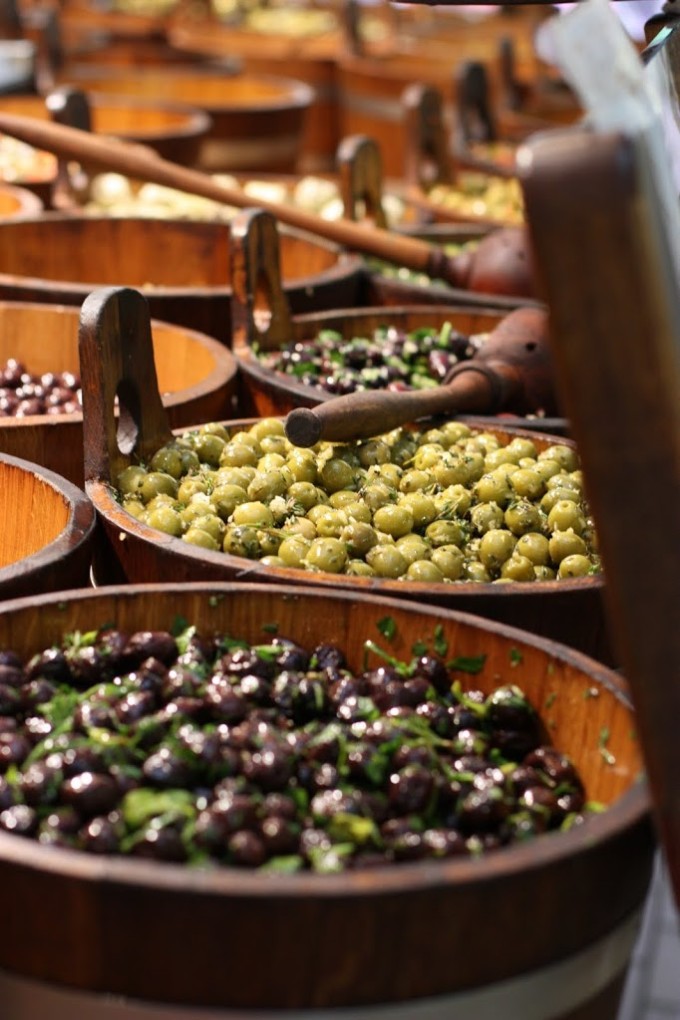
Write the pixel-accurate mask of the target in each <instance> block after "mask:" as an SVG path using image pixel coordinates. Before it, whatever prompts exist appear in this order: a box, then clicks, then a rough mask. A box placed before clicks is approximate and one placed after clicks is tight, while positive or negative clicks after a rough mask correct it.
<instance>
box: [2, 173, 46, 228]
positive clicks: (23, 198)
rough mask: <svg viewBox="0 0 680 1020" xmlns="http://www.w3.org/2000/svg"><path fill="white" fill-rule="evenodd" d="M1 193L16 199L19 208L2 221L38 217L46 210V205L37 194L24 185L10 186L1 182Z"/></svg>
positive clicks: (7, 213) (8, 213)
mask: <svg viewBox="0 0 680 1020" xmlns="http://www.w3.org/2000/svg"><path fill="white" fill-rule="evenodd" d="M0 193H1V194H3V195H8V196H9V197H10V198H13V199H15V201H16V204H17V207H16V211H14V212H6V213H4V214H3V215H2V217H0V218H1V219H7V218H10V219H15V218H16V217H17V216H37V215H39V214H40V213H41V212H42V210H43V209H44V208H45V203H44V202H43V201H42V199H41V198H39V197H38V195H36V194H35V192H33V191H31V190H30V189H29V188H28V187H25V186H24V185H23V184H10V183H9V181H1V182H0Z"/></svg>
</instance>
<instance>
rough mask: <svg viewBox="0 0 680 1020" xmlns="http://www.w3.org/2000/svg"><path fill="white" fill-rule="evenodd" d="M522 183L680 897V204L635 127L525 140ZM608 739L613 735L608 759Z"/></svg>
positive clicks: (610, 602) (614, 619)
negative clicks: (664, 190)
mask: <svg viewBox="0 0 680 1020" xmlns="http://www.w3.org/2000/svg"><path fill="white" fill-rule="evenodd" d="M522 177H523V189H524V197H525V202H526V208H527V214H528V221H529V226H530V230H531V233H532V238H533V242H534V245H535V248H536V251H537V254H538V256H539V258H540V266H541V280H542V290H543V293H544V296H545V298H546V299H547V300H548V301H549V303H550V315H551V340H552V343H553V347H554V356H555V363H556V369H557V371H556V378H557V379H558V381H559V383H560V392H561V401H562V402H563V406H564V409H565V411H566V412H567V413H568V415H569V419H570V422H571V425H572V431H573V434H574V438H575V439H576V441H577V444H578V448H579V452H580V456H581V461H582V464H583V470H584V475H585V480H586V485H587V488H588V492H589V498H590V502H591V505H592V509H593V514H594V516H595V520H596V524H597V529H598V535H599V540H600V546H601V552H602V558H603V563H604V567H605V576H606V579H607V584H606V587H605V597H606V599H607V608H608V612H609V617H610V623H611V628H612V635H613V638H614V641H615V647H616V652H617V654H618V657H619V660H620V661H621V663H622V666H623V669H624V674H625V676H626V678H627V680H628V681H629V682H630V685H631V688H632V692H633V699H634V702H635V708H636V730H637V732H638V733H639V736H640V739H641V741H642V746H643V749H644V754H645V762H646V767H647V775H648V778H649V782H650V788H651V792H652V796H653V800H654V807H655V814H656V821H657V826H658V831H659V833H660V835H661V837H662V838H663V841H664V843H665V848H666V853H667V857H668V864H669V869H670V873H671V878H672V880H673V885H674V890H675V897H676V901H677V903H678V904H680V782H679V777H680V740H679V739H678V719H679V718H680V626H678V623H679V622H680V284H679V283H678V269H677V266H678V261H679V260H678V258H677V249H676V248H675V237H676V236H677V225H676V224H675V222H674V216H675V217H677V210H675V209H674V208H673V207H672V206H671V205H670V203H669V204H668V205H664V203H663V202H662V201H661V199H660V190H659V189H658V187H657V184H656V181H655V178H654V174H653V173H652V165H651V160H650V157H649V153H648V152H647V151H646V150H645V148H644V146H643V144H642V143H641V141H640V140H639V139H635V137H634V136H633V137H629V136H626V135H623V134H615V133H611V134H600V135H598V134H595V133H593V132H592V131H578V132H574V131H570V132H561V133H556V134H555V135H554V136H551V135H548V134H546V135H544V136H543V137H541V138H539V137H538V136H537V137H536V138H535V139H534V140H532V141H531V143H530V144H529V145H527V146H526V147H525V152H524V157H523V161H522ZM672 198H673V199H674V200H675V193H673V196H672ZM556 239H558V240H557V242H556ZM674 249H675V250H674ZM606 738H607V734H606V732H603V733H602V734H600V743H601V746H602V752H603V753H604V754H606ZM594 739H597V737H596V735H594ZM611 764H612V768H616V767H617V762H616V761H612V763H611Z"/></svg>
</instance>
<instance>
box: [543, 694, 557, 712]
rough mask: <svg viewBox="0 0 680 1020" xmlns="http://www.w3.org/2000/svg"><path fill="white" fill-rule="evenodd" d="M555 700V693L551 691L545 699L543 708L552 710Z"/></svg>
mask: <svg viewBox="0 0 680 1020" xmlns="http://www.w3.org/2000/svg"><path fill="white" fill-rule="evenodd" d="M556 700H557V691H551V692H550V694H549V695H548V697H547V698H546V699H545V707H546V708H552V707H553V705H554V704H555V701H556Z"/></svg>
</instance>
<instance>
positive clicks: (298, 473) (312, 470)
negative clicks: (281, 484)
mask: <svg viewBox="0 0 680 1020" xmlns="http://www.w3.org/2000/svg"><path fill="white" fill-rule="evenodd" d="M286 466H287V467H288V469H289V471H290V472H291V474H292V476H293V480H294V481H296V482H314V483H316V481H317V480H318V470H317V466H316V457H315V455H314V453H313V452H312V451H311V450H307V449H304V450H302V449H299V448H298V447H294V448H293V449H292V450H291V451H290V452H289V454H288V456H287V458H286Z"/></svg>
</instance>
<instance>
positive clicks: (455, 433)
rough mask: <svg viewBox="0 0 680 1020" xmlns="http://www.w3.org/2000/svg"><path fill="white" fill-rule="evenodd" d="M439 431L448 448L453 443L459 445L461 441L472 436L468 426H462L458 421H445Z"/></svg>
mask: <svg viewBox="0 0 680 1020" xmlns="http://www.w3.org/2000/svg"><path fill="white" fill-rule="evenodd" d="M441 431H442V433H443V435H444V437H445V438H446V441H447V443H448V445H449V446H451V445H452V444H453V443H459V442H460V441H461V440H463V439H468V438H469V437H470V436H471V435H472V432H471V429H470V426H469V425H464V424H463V423H462V422H460V421H447V422H446V423H445V424H444V425H442V427H441Z"/></svg>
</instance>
